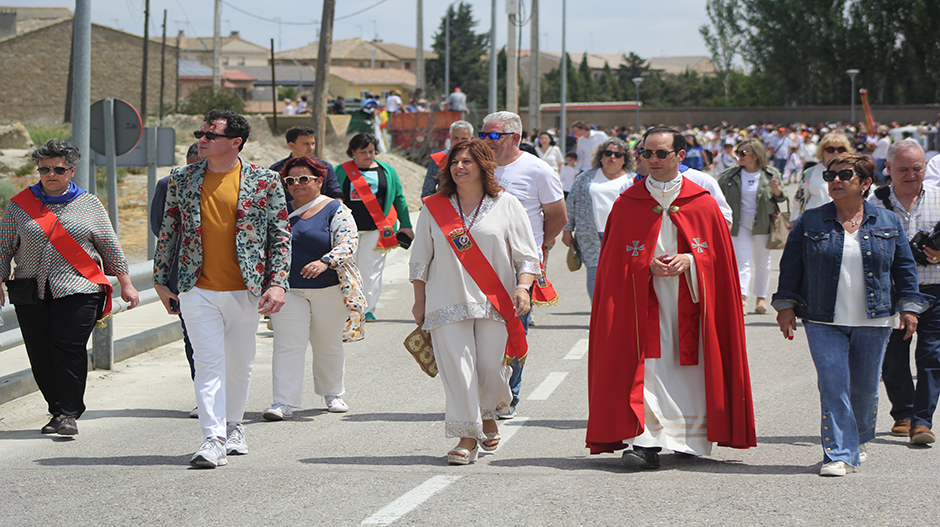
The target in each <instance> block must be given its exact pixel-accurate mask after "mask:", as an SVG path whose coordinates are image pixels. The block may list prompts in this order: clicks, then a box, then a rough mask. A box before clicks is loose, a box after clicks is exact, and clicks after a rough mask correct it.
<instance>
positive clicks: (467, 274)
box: [410, 139, 539, 465]
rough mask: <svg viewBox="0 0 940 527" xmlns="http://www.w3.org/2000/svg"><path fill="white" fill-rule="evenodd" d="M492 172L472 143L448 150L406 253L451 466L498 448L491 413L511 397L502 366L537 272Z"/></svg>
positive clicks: (531, 248) (524, 229)
mask: <svg viewBox="0 0 940 527" xmlns="http://www.w3.org/2000/svg"><path fill="white" fill-rule="evenodd" d="M495 169H496V161H495V159H494V157H493V152H492V150H490V148H489V147H488V146H486V144H485V143H484V142H483V141H480V140H479V139H473V140H471V141H467V142H463V143H458V144H457V145H455V146H454V147H453V148H452V149H451V151H450V153H449V154H448V156H447V162H446V165H445V167H444V169H443V170H442V171H441V172H440V174H439V176H438V177H439V178H440V180H441V184H440V190H439V191H438V192H437V194H434V195H432V196H429V197H428V198H427V199H425V202H424V203H425V208H424V213H422V214H421V216H420V217H419V219H418V226H417V229H416V232H415V241H414V247H413V249H412V254H411V270H410V278H411V282H412V283H413V284H414V289H415V304H414V308H413V309H412V311H413V313H414V317H415V322H417V323H418V325H420V326H422V327H423V328H424V329H425V330H428V331H430V332H431V342H432V345H433V346H434V358H435V360H436V361H437V368H438V371H439V372H440V374H441V380H442V381H443V382H444V393H445V395H446V399H447V403H446V411H445V415H444V419H445V426H444V432H445V434H446V435H447V437H457V438H460V443H458V444H457V446H456V447H454V448H453V449H452V450H451V451H450V452H448V454H447V460H448V462H449V463H450V464H453V465H466V464H469V463H472V462H473V461H474V460H475V459H476V456H477V453H478V452H479V450H480V448H482V449H483V450H485V451H493V450H496V448H497V447H498V446H499V431H498V430H497V426H496V411H497V410H506V409H507V407H508V406H509V404H510V402H511V401H512V393H511V392H510V390H509V376H510V373H511V370H510V367H509V361H511V360H512V359H513V358H518V359H519V360H520V362H521V361H523V360H525V354H526V342H525V331H524V329H523V328H522V323H521V322H520V321H519V315H524V314H525V313H526V312H528V311H529V307H530V298H529V293H528V290H529V287H530V286H531V285H532V282H533V281H534V280H535V278H536V277H537V276H539V257H538V249H537V247H536V245H535V236H534V235H533V234H532V227H531V225H530V223H529V219H528V216H527V215H526V212H525V210H524V209H523V208H522V204H521V203H519V200H518V199H516V198H515V197H514V196H513V195H511V194H509V193H508V192H503V188H502V187H500V186H499V184H497V183H496V179H495V178H494V176H493V171H494V170H495Z"/></svg>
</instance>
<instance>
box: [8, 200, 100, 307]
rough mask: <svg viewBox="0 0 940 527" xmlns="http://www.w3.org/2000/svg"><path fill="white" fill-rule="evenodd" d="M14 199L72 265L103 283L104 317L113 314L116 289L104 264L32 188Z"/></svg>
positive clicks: (83, 274) (86, 277)
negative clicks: (105, 270) (104, 268)
mask: <svg viewBox="0 0 940 527" xmlns="http://www.w3.org/2000/svg"><path fill="white" fill-rule="evenodd" d="M11 201H13V202H15V203H16V204H17V205H19V206H20V208H21V209H23V212H25V213H26V214H29V216H30V217H31V218H32V219H33V220H34V221H35V222H36V223H38V224H39V226H40V227H42V231H43V232H44V233H45V234H46V238H48V239H49V243H51V244H52V246H53V247H55V250H57V251H59V254H61V255H62V257H63V258H65V259H66V260H67V261H68V262H69V263H70V264H72V267H74V268H75V270H76V271H78V272H79V273H81V275H82V276H84V277H85V279H86V280H88V281H89V282H92V283H95V284H98V285H100V286H104V290H105V300H104V311H103V312H102V313H101V319H102V320H104V319H105V318H107V317H108V316H109V315H110V314H111V294H112V291H113V289H112V287H111V282H110V281H108V277H106V276H105V275H104V273H103V272H102V271H101V268H100V267H98V264H97V263H95V261H94V260H93V259H92V258H91V256H89V255H88V253H87V252H85V249H82V246H81V245H79V244H78V242H76V241H75V239H74V238H72V236H71V235H69V233H68V232H66V231H65V227H63V226H62V224H61V223H59V218H58V217H57V216H56V215H55V214H54V213H53V212H52V211H50V210H49V209H48V207H47V208H43V207H42V201H40V200H39V199H37V198H36V196H34V195H33V193H32V191H31V190H29V189H26V190H23V191H22V192H20V193H19V194H17V195H15V196H13V197H12V198H11Z"/></svg>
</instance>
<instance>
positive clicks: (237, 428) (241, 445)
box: [225, 423, 248, 456]
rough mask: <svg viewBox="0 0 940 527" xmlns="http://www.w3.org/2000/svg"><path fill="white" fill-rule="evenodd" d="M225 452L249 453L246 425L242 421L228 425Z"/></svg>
mask: <svg viewBox="0 0 940 527" xmlns="http://www.w3.org/2000/svg"><path fill="white" fill-rule="evenodd" d="M225 435H226V436H227V437H228V439H226V440H225V452H226V453H227V454H238V455H241V456H243V455H245V454H247V453H248V443H246V442H245V427H243V426H242V424H241V423H235V424H233V425H228V428H226V429H225Z"/></svg>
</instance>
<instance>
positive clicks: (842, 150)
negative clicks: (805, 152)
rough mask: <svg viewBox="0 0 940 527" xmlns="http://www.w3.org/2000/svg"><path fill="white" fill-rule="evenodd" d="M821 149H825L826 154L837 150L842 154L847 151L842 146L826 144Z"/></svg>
mask: <svg viewBox="0 0 940 527" xmlns="http://www.w3.org/2000/svg"><path fill="white" fill-rule="evenodd" d="M823 150H825V151H826V153H827V154H835V153H836V152H839V153H840V154H844V153H846V152H848V150H846V148H845V147H844V146H827V147H826V148H823ZM827 181H832V180H831V179H829V180H827Z"/></svg>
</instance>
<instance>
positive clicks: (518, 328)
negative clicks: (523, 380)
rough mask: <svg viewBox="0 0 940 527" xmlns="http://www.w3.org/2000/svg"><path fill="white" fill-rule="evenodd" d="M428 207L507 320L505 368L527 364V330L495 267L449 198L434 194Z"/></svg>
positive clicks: (460, 256) (468, 269)
mask: <svg viewBox="0 0 940 527" xmlns="http://www.w3.org/2000/svg"><path fill="white" fill-rule="evenodd" d="M424 206H425V207H426V209H427V211H428V212H430V213H431V217H433V218H434V221H435V222H436V223H437V225H438V227H440V228H441V232H443V233H444V235H445V236H447V238H449V239H450V248H451V249H453V250H454V254H455V255H456V256H457V260H459V261H460V264H461V265H463V268H464V269H465V270H466V271H467V274H469V275H470V278H472V279H473V281H474V282H475V283H476V284H477V287H479V288H480V290H481V291H483V293H484V294H485V295H486V298H487V300H489V301H490V303H491V304H493V307H495V308H496V310H497V311H499V314H500V315H502V316H503V318H504V319H506V331H507V332H508V333H509V336H508V338H507V339H506V353H505V356H504V358H503V364H504V365H509V364H511V363H512V362H513V359H515V360H516V361H518V364H525V358H526V354H527V353H528V350H529V345H528V342H527V341H526V335H525V328H524V327H523V326H522V321H521V320H519V317H518V316H516V307H515V306H514V305H513V303H512V297H511V296H509V292H508V291H506V289H505V288H504V287H503V284H502V282H500V280H499V276H498V275H497V274H496V271H494V270H493V265H492V264H490V262H489V260H487V259H486V255H484V254H483V251H481V250H480V247H479V246H478V245H477V243H476V241H475V240H474V239H473V236H471V235H470V231H469V230H467V229H465V228H464V224H463V219H461V217H460V215H459V214H458V213H457V211H456V210H454V207H453V205H451V204H450V200H449V199H448V198H445V197H444V196H442V195H441V194H432V195H430V196H428V197H426V198H424Z"/></svg>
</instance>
